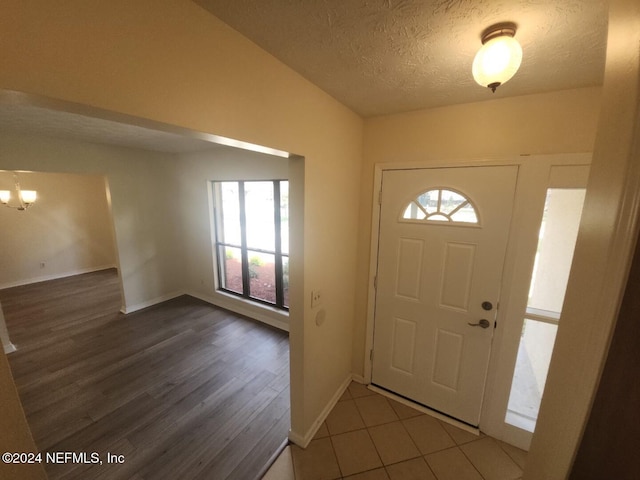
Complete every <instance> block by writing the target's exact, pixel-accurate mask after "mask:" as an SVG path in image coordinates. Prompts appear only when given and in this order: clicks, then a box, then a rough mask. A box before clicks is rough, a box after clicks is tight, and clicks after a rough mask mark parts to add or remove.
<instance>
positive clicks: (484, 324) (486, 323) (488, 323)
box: [468, 318, 491, 328]
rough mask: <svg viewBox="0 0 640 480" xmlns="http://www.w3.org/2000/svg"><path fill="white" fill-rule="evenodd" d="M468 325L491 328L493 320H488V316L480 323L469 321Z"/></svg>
mask: <svg viewBox="0 0 640 480" xmlns="http://www.w3.org/2000/svg"><path fill="white" fill-rule="evenodd" d="M468 325H470V326H472V327H481V328H489V326H490V325H491V322H489V320H487V319H486V318H483V319H482V320H480V321H479V322H478V323H469V324H468Z"/></svg>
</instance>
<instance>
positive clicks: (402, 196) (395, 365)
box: [372, 166, 518, 426]
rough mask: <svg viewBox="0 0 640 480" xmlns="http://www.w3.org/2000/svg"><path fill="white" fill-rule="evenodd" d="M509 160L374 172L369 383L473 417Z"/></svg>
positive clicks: (492, 305)
mask: <svg viewBox="0 0 640 480" xmlns="http://www.w3.org/2000/svg"><path fill="white" fill-rule="evenodd" d="M517 173H518V167H516V166H497V167H460V168H432V169H414V170H387V171H385V172H384V173H383V177H382V200H381V210H380V231H379V244H378V271H377V287H376V308H375V320H374V340H373V349H374V352H373V365H372V383H373V384H375V385H378V386H380V387H382V388H384V389H387V390H389V391H391V392H394V393H396V394H398V395H401V396H404V397H406V398H409V399H411V400H414V401H416V402H418V403H421V404H423V405H425V406H428V407H430V408H432V409H434V410H437V411H439V412H442V413H444V414H446V415H449V416H451V417H454V418H457V419H459V420H462V421H463V422H466V423H468V424H470V425H474V426H476V425H478V423H479V419H480V409H481V406H482V397H483V393H484V385H485V380H486V376H487V366H488V363H489V354H490V351H491V341H492V337H493V331H494V323H495V317H496V308H497V304H498V298H499V294H500V283H501V277H502V268H503V263H504V257H505V250H506V246H507V239H508V234H509V225H510V221H511V210H512V205H513V196H514V191H515V183H516V177H517Z"/></svg>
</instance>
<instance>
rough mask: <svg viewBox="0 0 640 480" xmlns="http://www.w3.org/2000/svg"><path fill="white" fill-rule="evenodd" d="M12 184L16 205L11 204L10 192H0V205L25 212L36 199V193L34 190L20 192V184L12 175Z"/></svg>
mask: <svg viewBox="0 0 640 480" xmlns="http://www.w3.org/2000/svg"><path fill="white" fill-rule="evenodd" d="M13 182H14V184H15V191H16V197H17V204H15V205H12V204H11V203H10V202H11V191H10V190H0V203H2V204H3V205H4V206H6V207H9V208H15V209H17V210H26V209H27V208H29V207H30V206H31V205H33V204H34V202H35V201H36V198H37V196H38V195H37V193H36V191H35V190H22V189H21V188H20V182H18V175H17V174H15V173H14V174H13Z"/></svg>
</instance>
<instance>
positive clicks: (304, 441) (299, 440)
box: [289, 374, 353, 448]
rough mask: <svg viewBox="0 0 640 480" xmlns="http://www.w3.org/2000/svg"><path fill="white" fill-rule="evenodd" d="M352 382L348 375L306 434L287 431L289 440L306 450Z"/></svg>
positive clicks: (351, 377)
mask: <svg viewBox="0 0 640 480" xmlns="http://www.w3.org/2000/svg"><path fill="white" fill-rule="evenodd" d="M352 380H353V375H351V374H349V376H348V377H347V378H345V380H344V382H342V384H341V385H340V386H339V387H338V390H336V393H334V395H333V396H332V397H331V399H330V400H329V403H327V405H326V406H325V407H324V408H323V409H322V412H320V415H318V417H317V418H316V419H315V421H314V422H313V424H312V425H311V428H310V429H309V430H308V431H307V433H306V434H304V435H301V434H299V433H297V432H294V431H293V430H289V440H291V441H292V442H293V443H295V444H296V445H298V446H299V447H302V448H307V446H308V445H309V443H311V440H313V437H315V436H316V433H318V430H319V429H320V427H321V426H322V423H323V422H324V421H325V420H326V419H327V417H328V416H329V414H330V413H331V410H333V407H335V406H336V403H338V400H340V397H342V395H343V394H344V392H345V390H346V389H347V387H349V384H350V383H351V381H352Z"/></svg>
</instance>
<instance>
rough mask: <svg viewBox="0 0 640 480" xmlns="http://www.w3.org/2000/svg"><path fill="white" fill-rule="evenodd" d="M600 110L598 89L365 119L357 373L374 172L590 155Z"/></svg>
mask: <svg viewBox="0 0 640 480" xmlns="http://www.w3.org/2000/svg"><path fill="white" fill-rule="evenodd" d="M487 94H488V95H490V92H487ZM599 111H600V89H599V88H585V89H577V90H565V91H558V92H553V93H547V94H539V95H528V96H522V97H513V98H505V99H497V100H492V101H486V102H479V103H471V104H465V105H455V106H451V107H442V108H435V109H430V110H421V111H416V112H410V113H406V114H399V115H391V116H385V117H375V118H371V119H368V120H366V122H365V131H364V147H363V148H364V162H363V166H362V174H361V177H362V189H361V192H360V212H361V214H360V222H359V231H358V280H357V285H358V287H357V304H356V319H355V321H356V323H355V330H354V345H353V352H354V356H353V371H354V372H355V373H356V374H359V375H362V374H363V372H364V355H365V352H364V348H365V343H364V342H365V327H366V315H367V292H368V288H369V283H370V282H369V276H368V275H369V256H370V248H369V244H370V241H371V212H372V204H373V200H372V199H373V183H374V182H373V174H374V165H375V164H377V163H398V164H399V163H404V164H407V163H412V162H418V163H420V164H429V163H434V164H435V163H440V164H443V163H447V162H464V161H465V160H487V159H491V158H496V157H498V158H508V157H512V158H515V157H518V156H519V155H527V154H531V155H541V154H558V153H583V152H590V151H591V150H592V149H593V142H594V138H595V134H596V125H597V120H598V114H599Z"/></svg>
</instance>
